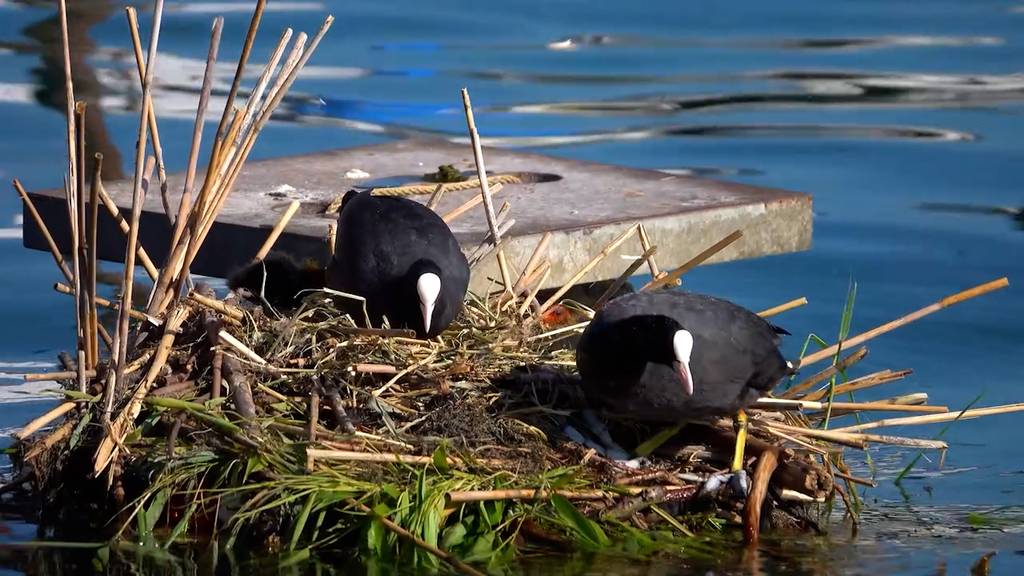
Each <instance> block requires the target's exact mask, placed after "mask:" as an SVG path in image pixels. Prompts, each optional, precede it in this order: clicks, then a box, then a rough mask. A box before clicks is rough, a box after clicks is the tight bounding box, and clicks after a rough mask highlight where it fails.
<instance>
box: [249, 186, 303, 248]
mask: <svg viewBox="0 0 1024 576" xmlns="http://www.w3.org/2000/svg"><path fill="white" fill-rule="evenodd" d="M301 205H302V204H301V203H300V202H299V201H298V200H292V203H291V204H289V205H288V208H287V209H286V210H285V211H284V214H281V218H280V219H279V220H278V221H277V224H275V225H274V228H273V229H272V230H271V231H270V234H269V235H268V236H267V239H266V240H265V241H264V242H263V246H261V247H260V249H259V252H256V257H255V258H254V259H253V260H263V259H264V258H266V257H267V254H269V253H270V250H271V249H272V248H273V247H274V243H276V242H277V239H278V238H279V237H280V236H281V233H282V232H284V229H285V227H286V226H288V222H289V221H290V220H291V219H292V216H295V213H296V212H298V211H299V207H300V206H301Z"/></svg>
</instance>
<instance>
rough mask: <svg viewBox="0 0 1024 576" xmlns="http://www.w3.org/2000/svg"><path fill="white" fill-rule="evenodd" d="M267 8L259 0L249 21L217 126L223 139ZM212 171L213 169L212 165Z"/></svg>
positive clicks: (265, 4)
mask: <svg viewBox="0 0 1024 576" xmlns="http://www.w3.org/2000/svg"><path fill="white" fill-rule="evenodd" d="M266 7H267V0H257V1H256V8H255V9H254V10H253V12H252V18H250V19H249V30H248V31H247V32H246V34H245V43H244V44H242V53H241V55H239V57H238V65H237V66H236V67H235V77H234V79H233V80H232V81H231V90H230V91H228V99H227V102H226V103H225V104H224V113H223V114H222V115H221V117H220V123H219V124H218V125H217V137H221V136H223V134H224V130H225V128H226V127H227V121H228V116H229V115H230V110H231V109H233V108H234V106H235V97H236V95H237V94H238V87H239V86H240V85H241V84H242V75H243V74H244V73H245V65H246V63H247V62H248V61H249V54H250V53H251V52H252V45H253V43H254V42H255V41H256V32H257V30H259V28H260V20H261V19H262V18H263V10H264V9H265V8H266ZM210 169H211V170H212V169H213V165H212V164H211V166H210Z"/></svg>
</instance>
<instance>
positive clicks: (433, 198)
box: [427, 182, 444, 210]
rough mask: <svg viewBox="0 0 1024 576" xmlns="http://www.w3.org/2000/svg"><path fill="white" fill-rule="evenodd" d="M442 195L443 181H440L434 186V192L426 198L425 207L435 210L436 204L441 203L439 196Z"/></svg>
mask: <svg viewBox="0 0 1024 576" xmlns="http://www.w3.org/2000/svg"><path fill="white" fill-rule="evenodd" d="M443 196H444V182H441V183H440V184H438V185H437V188H434V192H433V193H432V194H431V195H430V198H429V199H428V200H427V208H430V209H431V210H437V205H438V204H440V203H441V197H443Z"/></svg>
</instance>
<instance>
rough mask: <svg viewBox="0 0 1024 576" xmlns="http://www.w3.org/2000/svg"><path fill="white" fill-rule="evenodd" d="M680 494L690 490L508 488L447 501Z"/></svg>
mask: <svg viewBox="0 0 1024 576" xmlns="http://www.w3.org/2000/svg"><path fill="white" fill-rule="evenodd" d="M659 489H660V490H665V491H667V492H678V491H686V492H689V491H690V490H689V489H687V488H684V487H680V486H675V485H669V486H628V485H622V486H616V487H615V490H614V491H612V490H546V489H543V488H506V489H501V490H458V491H451V492H448V494H447V497H446V498H445V500H446V501H447V502H448V503H449V504H465V503H467V502H489V501H494V500H548V499H550V498H551V497H552V496H556V495H557V496H561V497H563V498H566V499H568V500H605V499H609V498H614V497H616V496H620V495H622V494H628V495H634V496H635V495H638V494H643V493H645V492H647V491H650V490H659Z"/></svg>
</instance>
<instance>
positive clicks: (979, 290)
mask: <svg viewBox="0 0 1024 576" xmlns="http://www.w3.org/2000/svg"><path fill="white" fill-rule="evenodd" d="M1009 285H1010V281H1009V280H1007V279H1006V278H1005V277H1003V278H999V279H998V280H993V281H991V282H986V283H984V284H979V285H977V286H975V287H973V288H968V289H967V290H963V291H961V292H957V293H956V294H953V295H951V296H946V297H945V298H943V299H942V300H939V301H938V302H935V303H934V304H930V305H928V306H925V307H924V308H921V309H919V310H915V311H914V312H911V313H910V314H907V315H906V316H901V317H900V318H897V319H896V320H893V321H891V322H887V323H885V324H882V325H881V326H878V327H875V328H872V329H871V330H868V331H867V332H862V333H860V334H858V335H856V336H852V337H850V338H847V339H846V340H844V341H842V342H839V343H837V344H833V345H832V346H829V347H828V348H825V349H824V350H819V351H818V352H815V353H813V354H809V355H807V356H804V358H803V359H802V360H801V361H800V366H809V365H811V364H814V363H815V362H820V361H822V360H824V359H826V358H829V357H831V356H833V355H835V353H836V352H837V351H838V350H839V349H840V347H842V348H849V347H851V346H856V345H858V344H862V343H864V342H867V341H868V340H871V339H872V338H875V337H877V336H881V335H882V334H885V333H887V332H892V331H893V330H895V329H897V328H900V327H901V326H906V325H907V324H910V323H911V322H913V321H915V320H920V319H921V318H924V317H925V316H928V315H929V314H933V313H935V312H938V311H939V310H942V309H944V308H949V307H950V306H953V305H954V304H959V303H961V302H964V301H965V300H970V299H971V298H976V297H978V296H982V295H984V294H988V293H989V292H994V291H996V290H999V289H1001V288H1005V287H1007V286H1009Z"/></svg>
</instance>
